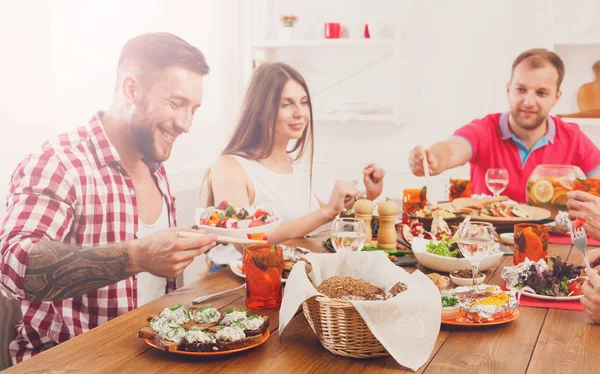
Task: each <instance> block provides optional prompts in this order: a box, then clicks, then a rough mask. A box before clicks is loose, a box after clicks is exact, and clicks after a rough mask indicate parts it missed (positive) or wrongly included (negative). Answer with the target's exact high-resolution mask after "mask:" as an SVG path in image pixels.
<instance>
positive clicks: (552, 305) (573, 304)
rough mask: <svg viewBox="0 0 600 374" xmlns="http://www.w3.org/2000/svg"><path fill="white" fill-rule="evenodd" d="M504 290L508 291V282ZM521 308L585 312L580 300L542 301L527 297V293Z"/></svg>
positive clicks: (520, 302) (522, 300) (520, 303)
mask: <svg viewBox="0 0 600 374" xmlns="http://www.w3.org/2000/svg"><path fill="white" fill-rule="evenodd" d="M502 290H504V291H507V290H508V288H506V282H504V283H503V284H502ZM519 305H520V306H528V307H531V308H549V309H564V310H577V311H581V312H583V310H584V309H583V305H581V303H580V302H579V300H565V301H554V300H542V299H536V298H533V297H529V296H527V293H526V292H523V293H522V294H521V299H520V300H519Z"/></svg>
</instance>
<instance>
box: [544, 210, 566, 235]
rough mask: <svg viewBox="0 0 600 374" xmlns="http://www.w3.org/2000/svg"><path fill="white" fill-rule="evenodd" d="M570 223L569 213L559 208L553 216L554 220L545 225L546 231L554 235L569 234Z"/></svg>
mask: <svg viewBox="0 0 600 374" xmlns="http://www.w3.org/2000/svg"><path fill="white" fill-rule="evenodd" d="M570 225H571V221H570V220H569V214H568V213H567V212H565V211H562V210H561V211H559V212H558V213H557V214H556V217H554V222H553V223H551V224H548V225H547V226H548V232H549V233H551V234H555V235H569V231H570V230H571V228H570Z"/></svg>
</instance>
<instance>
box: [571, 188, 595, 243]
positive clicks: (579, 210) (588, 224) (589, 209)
mask: <svg viewBox="0 0 600 374" xmlns="http://www.w3.org/2000/svg"><path fill="white" fill-rule="evenodd" d="M567 197H568V198H569V200H568V201H567V207H568V208H569V219H571V220H574V219H576V218H578V217H581V218H583V219H585V224H584V225H583V228H584V229H585V232H586V234H587V235H588V236H590V237H592V238H594V239H596V240H600V197H597V196H594V195H592V194H589V193H587V192H583V191H571V192H569V193H568V194H567Z"/></svg>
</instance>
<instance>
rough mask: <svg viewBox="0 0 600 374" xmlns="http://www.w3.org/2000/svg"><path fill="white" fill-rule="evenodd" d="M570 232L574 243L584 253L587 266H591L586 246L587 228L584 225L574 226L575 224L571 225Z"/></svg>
mask: <svg viewBox="0 0 600 374" xmlns="http://www.w3.org/2000/svg"><path fill="white" fill-rule="evenodd" d="M569 233H570V234H571V241H572V242H573V245H574V246H575V248H577V249H579V250H580V251H581V253H583V259H584V260H585V266H586V267H588V268H589V267H590V261H589V260H588V257H587V252H586V251H585V248H586V247H587V235H586V234H585V230H584V229H583V227H580V228H574V227H573V225H571V231H570V232H569Z"/></svg>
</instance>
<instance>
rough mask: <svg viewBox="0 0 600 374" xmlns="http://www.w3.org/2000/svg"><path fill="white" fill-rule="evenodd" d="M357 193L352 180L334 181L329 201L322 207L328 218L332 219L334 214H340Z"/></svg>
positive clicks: (354, 182)
mask: <svg viewBox="0 0 600 374" xmlns="http://www.w3.org/2000/svg"><path fill="white" fill-rule="evenodd" d="M356 193H357V182H356V181H352V182H348V181H342V180H337V181H335V185H334V186H333V191H331V197H330V198H329V202H328V203H327V204H325V206H324V207H323V209H325V212H326V213H327V216H328V218H329V219H330V220H331V219H334V218H335V216H336V215H338V214H340V213H341V212H342V210H343V209H344V207H345V206H346V204H348V203H349V202H350V201H351V200H352V199H354V197H355V196H356Z"/></svg>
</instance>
